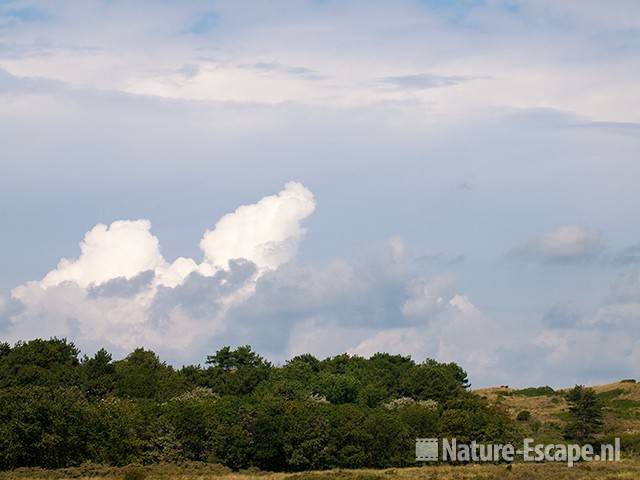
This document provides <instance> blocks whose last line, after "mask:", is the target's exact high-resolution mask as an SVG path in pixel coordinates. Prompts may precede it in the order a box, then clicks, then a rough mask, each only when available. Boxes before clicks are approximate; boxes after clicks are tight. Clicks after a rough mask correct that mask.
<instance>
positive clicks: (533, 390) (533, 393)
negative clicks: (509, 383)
mask: <svg viewBox="0 0 640 480" xmlns="http://www.w3.org/2000/svg"><path fill="white" fill-rule="evenodd" d="M555 393H556V391H555V390H554V389H553V388H551V387H549V386H545V387H529V388H523V389H521V390H512V391H511V392H509V395H520V396H523V397H542V396H546V395H553V394H555Z"/></svg>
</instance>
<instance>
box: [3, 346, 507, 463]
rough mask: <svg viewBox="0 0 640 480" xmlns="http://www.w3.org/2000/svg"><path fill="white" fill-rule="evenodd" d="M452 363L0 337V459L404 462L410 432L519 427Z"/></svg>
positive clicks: (501, 437)
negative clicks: (180, 362) (169, 352)
mask: <svg viewBox="0 0 640 480" xmlns="http://www.w3.org/2000/svg"><path fill="white" fill-rule="evenodd" d="M468 387H469V385H468V380H467V374H466V373H465V372H464V371H463V370H462V369H461V368H460V367H459V366H457V365H456V364H453V363H439V362H436V361H434V360H426V361H424V362H422V363H416V362H414V361H413V360H412V359H411V358H409V357H404V356H400V355H389V354H385V353H378V354H376V355H374V356H372V357H371V358H369V359H365V358H361V357H356V356H349V355H346V354H344V355H338V356H336V357H332V358H327V359H325V360H319V359H316V358H315V357H313V356H311V355H300V356H297V357H295V358H292V359H291V360H289V361H288V362H286V364H285V365H283V366H274V365H272V364H270V363H269V362H268V361H266V360H265V359H264V358H262V357H261V356H259V355H258V354H256V353H255V352H253V351H252V350H251V348H250V347H248V346H244V347H239V348H236V349H231V348H229V347H225V348H223V349H221V350H219V351H218V352H216V353H215V354H213V355H210V356H208V357H207V359H206V363H205V366H204V367H203V366H200V365H190V366H185V367H183V368H180V369H174V368H173V367H171V366H170V365H167V364H166V363H164V362H162V361H161V360H160V359H159V358H158V356H157V355H156V354H155V353H154V352H152V351H149V350H144V349H142V348H138V349H136V350H134V351H133V352H132V353H130V354H129V355H128V356H127V357H126V358H124V359H122V360H118V361H114V360H112V357H111V355H110V354H109V353H108V352H107V351H105V350H100V351H98V352H97V353H96V354H95V355H94V356H92V357H87V356H84V357H82V358H80V352H79V350H78V349H77V348H76V347H75V346H74V345H73V344H72V343H70V342H68V341H66V340H64V339H62V340H61V339H50V340H32V341H29V342H19V343H17V344H16V345H15V346H13V347H11V346H10V345H8V344H6V343H5V344H0V468H2V469H12V468H16V467H22V466H32V467H33V466H38V467H46V468H58V467H66V466H74V465H79V464H81V463H84V462H94V463H101V464H110V465H125V464H130V463H142V464H148V463H156V462H180V461H203V462H211V463H220V464H223V465H225V466H227V467H230V468H233V469H241V468H248V467H257V468H260V469H262V470H271V471H280V470H287V471H290V470H308V469H324V468H333V467H345V468H357V467H389V466H403V465H409V464H413V463H414V455H415V454H414V440H415V438H416V437H444V436H446V437H457V438H458V439H461V440H465V439H469V440H471V439H474V440H485V441H495V442H500V443H504V442H507V441H514V440H515V438H516V437H517V435H518V432H517V428H516V427H515V426H514V424H513V423H512V422H511V421H510V420H509V419H508V417H507V416H506V415H505V414H504V413H503V412H501V411H499V410H496V409H495V408H492V407H489V406H488V404H487V403H486V402H485V401H484V400H482V399H481V398H480V397H478V396H476V395H474V394H473V393H471V392H470V391H469V388H468Z"/></svg>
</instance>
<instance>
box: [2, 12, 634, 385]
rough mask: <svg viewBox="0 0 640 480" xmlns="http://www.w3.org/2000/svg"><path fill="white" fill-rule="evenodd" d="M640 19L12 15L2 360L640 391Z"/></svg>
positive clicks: (588, 15) (5, 50)
mask: <svg viewBox="0 0 640 480" xmlns="http://www.w3.org/2000/svg"><path fill="white" fill-rule="evenodd" d="M639 77H640V3H638V2H637V1H635V0H628V1H625V0H618V1H617V2H616V3H615V8H614V6H613V5H612V4H610V3H607V2H599V1H589V0H583V1H577V0H575V1H572V0H568V1H564V2H557V1H553V0H538V1H516V0H460V1H446V0H414V1H394V2H384V1H376V0H370V1H349V0H346V1H332V0H309V1H302V0H301V1H281V2H271V1H255V2H247V3H245V2H238V1H237V0H230V1H204V0H203V1H197V0H193V1H184V2H173V1H160V0H158V1H129V2H127V1H118V0H111V1H92V0H88V1H83V2H71V1H63V0H61V1H57V2H44V1H42V2H38V1H29V0H24V1H23V0H0V341H7V342H10V343H14V342H16V341H18V340H28V339H31V338H37V337H45V338H47V337H50V336H57V337H66V338H68V339H70V340H72V341H73V342H75V343H76V345H78V346H79V347H80V348H81V349H82V351H83V353H87V354H92V353H93V352H94V351H96V350H97V349H98V348H100V347H103V346H104V347H106V348H107V349H109V350H110V351H112V352H113V353H114V356H115V357H116V358H121V357H122V356H124V355H126V353H128V352H129V351H131V350H132V349H133V348H135V347H137V346H144V347H145V348H150V349H153V350H154V351H156V352H157V353H159V354H160V356H161V357H162V358H163V359H166V360H167V361H169V362H170V363H172V364H174V365H176V366H179V365H182V364H186V363H202V362H203V361H204V359H205V358H206V355H207V354H211V353H213V352H215V351H216V350H217V349H219V348H220V347H221V346H224V345H232V346H234V345H243V344H250V345H252V346H253V348H254V349H255V350H257V351H258V352H259V353H261V354H263V355H264V356H266V357H267V358H269V359H270V360H272V361H274V362H276V363H283V362H285V361H286V360H287V359H288V358H291V357H292V356H294V355H297V354H299V353H305V352H310V353H312V354H314V355H316V356H319V357H325V356H330V355H336V354H339V353H342V352H348V353H350V354H354V355H363V356H368V355H371V354H373V353H375V352H377V351H386V352H390V353H399V354H403V355H411V356H412V358H414V359H415V360H417V361H422V360H424V359H425V358H435V359H437V360H439V361H447V362H448V361H455V362H457V363H459V364H460V365H461V366H462V367H463V368H465V369H466V370H467V372H468V373H469V377H470V380H471V383H472V385H474V386H488V385H497V384H508V385H514V386H524V385H547V384H548V385H551V386H569V385H573V384H576V383H585V384H595V383H603V382H609V381H615V380H619V379H622V378H633V377H639V376H640V370H639V369H640V221H639V220H640V219H639V217H638V204H639V203H640V202H639V199H640V189H639V187H638V181H639V180H640V158H639V157H640V155H639V154H640V87H639V85H640V83H639V82H638V78H639Z"/></svg>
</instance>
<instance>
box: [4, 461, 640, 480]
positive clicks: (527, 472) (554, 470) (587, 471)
mask: <svg viewBox="0 0 640 480" xmlns="http://www.w3.org/2000/svg"><path fill="white" fill-rule="evenodd" d="M132 470H135V471H136V472H137V474H136V475H134V476H131V475H130V474H127V472H131V471H132ZM131 477H136V478H138V479H139V480H142V479H145V480H153V479H159V480H165V479H166V480H168V479H171V480H209V479H222V480H492V479H495V480H500V479H509V480H588V479H608V480H614V479H620V480H622V479H627V480H633V479H638V478H640V461H638V460H623V461H622V462H619V463H588V464H587V463H585V464H580V465H576V466H574V467H573V468H569V467H567V466H566V465H563V464H551V463H548V464H523V463H520V464H514V465H512V466H511V467H509V466H506V465H465V466H424V467H416V468H394V469H386V470H328V471H322V472H305V473H294V474H292V473H289V474H287V473H268V472H230V471H228V470H227V469H225V468H224V467H219V466H216V465H206V464H186V465H182V466H178V465H155V466H149V467H124V468H110V467H100V466H83V467H78V468H71V469H61V470H36V469H19V470H15V471H13V472H3V473H0V479H3V480H4V479H6V480H18V479H21V480H37V479H42V480H51V479H60V480H62V479H67V478H75V479H86V480H90V479H91V480H100V479H106V480H107V479H108V480H114V479H122V480H125V479H127V478H131Z"/></svg>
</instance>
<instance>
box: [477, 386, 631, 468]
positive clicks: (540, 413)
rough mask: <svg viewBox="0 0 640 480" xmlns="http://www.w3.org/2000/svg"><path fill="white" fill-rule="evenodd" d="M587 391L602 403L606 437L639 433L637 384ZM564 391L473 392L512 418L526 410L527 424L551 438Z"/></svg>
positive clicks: (498, 389) (559, 425) (560, 422)
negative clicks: (500, 407) (528, 416)
mask: <svg viewBox="0 0 640 480" xmlns="http://www.w3.org/2000/svg"><path fill="white" fill-rule="evenodd" d="M591 388H593V389H594V390H595V391H596V392H597V393H598V395H600V397H601V398H602V399H603V400H604V402H605V406H606V408H605V428H604V431H605V433H606V434H618V435H620V434H634V433H640V383H629V382H616V383H609V384H606V385H596V386H592V387H591ZM566 391H567V390H566V389H565V390H558V391H556V393H555V394H552V395H540V396H525V395H520V394H518V393H517V391H516V390H513V389H510V388H504V387H494V388H483V389H478V390H476V393H477V394H479V395H481V396H483V397H485V398H487V399H488V400H489V401H490V402H492V403H495V404H498V405H501V406H502V407H503V408H504V409H505V410H506V411H507V412H508V413H509V414H510V415H511V416H512V418H514V419H515V418H516V415H517V414H518V412H520V411H522V410H528V411H529V412H531V421H530V422H529V423H530V424H531V425H536V423H537V424H540V425H541V428H542V431H543V432H546V434H547V435H549V436H553V435H552V433H553V431H557V432H559V431H560V429H561V428H562V425H563V424H564V421H563V415H564V412H565V411H566V409H567V403H566V401H565V399H564V394H565V393H566ZM533 433H534V434H535V432H533ZM534 436H535V435H534ZM639 478H640V477H639Z"/></svg>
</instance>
